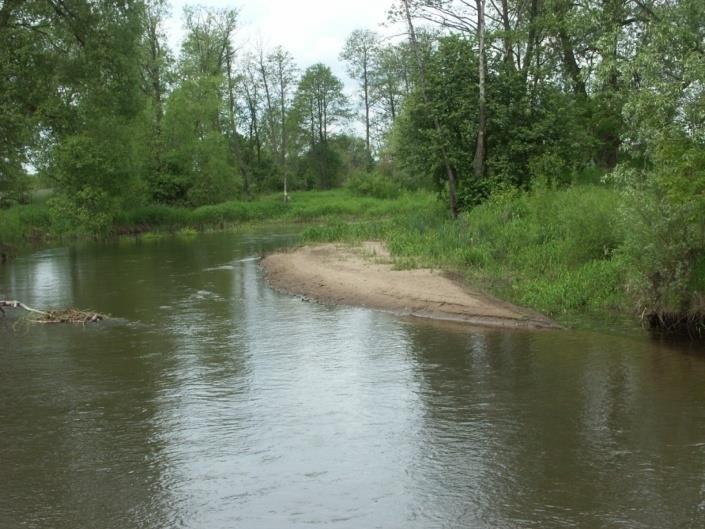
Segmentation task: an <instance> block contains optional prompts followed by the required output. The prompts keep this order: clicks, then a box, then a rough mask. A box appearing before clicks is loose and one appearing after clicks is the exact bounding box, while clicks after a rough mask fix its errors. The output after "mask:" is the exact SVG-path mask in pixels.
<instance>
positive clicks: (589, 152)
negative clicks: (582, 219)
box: [389, 0, 705, 321]
mask: <svg viewBox="0 0 705 529" xmlns="http://www.w3.org/2000/svg"><path fill="white" fill-rule="evenodd" d="M397 8H398V9H397V10H396V12H395V13H393V16H396V18H397V19H398V20H401V21H405V22H406V25H407V27H408V29H409V34H410V35H412V37H413V35H414V34H415V33H416V31H415V27H414V26H415V24H417V23H419V22H420V21H423V22H426V27H430V28H431V29H432V30H434V31H435V32H436V33H431V34H428V33H426V34H422V35H421V37H420V38H417V39H415V40H416V46H415V49H416V50H417V51H418V52H419V56H418V66H417V70H416V71H417V72H418V74H419V75H418V76H417V78H418V83H417V85H416V89H415V90H413V91H412V92H411V94H410V96H409V97H408V99H407V101H406V103H405V104H404V105H403V110H402V112H401V113H400V115H399V117H398V119H397V120H396V122H395V125H394V127H393V129H392V133H391V136H390V141H389V152H390V153H392V156H393V157H394V161H395V165H396V171H398V172H400V173H401V174H402V175H407V176H408V177H411V178H413V177H415V176H416V175H419V174H424V175H432V176H433V177H434V179H435V181H436V183H437V185H438V188H439V189H440V190H442V191H443V192H444V193H445V195H446V197H447V199H448V200H449V209H450V210H451V211H452V212H453V213H455V212H457V211H461V210H463V209H468V208H472V207H473V206H475V205H477V204H479V203H481V202H483V201H486V200H487V199H488V198H489V197H492V196H494V195H497V194H502V193H503V192H505V191H506V190H511V189H518V190H531V189H537V188H544V189H545V188H554V189H555V188H559V189H560V188H565V187H569V186H574V185H578V184H581V183H590V182H593V183H597V184H601V185H603V186H607V187H609V188H610V189H612V191H613V192H614V193H615V194H617V195H618V200H616V201H615V202H616V204H617V207H616V209H617V211H616V212H614V213H610V224H609V225H610V229H609V230H608V231H609V232H610V236H609V237H607V236H605V238H604V246H603V248H601V251H600V254H601V255H600V254H598V253H595V254H594V255H589V256H587V255H586V256H584V257H582V258H581V259H583V260H585V262H588V261H594V262H598V261H599V262H612V263H617V265H618V266H612V269H614V270H618V271H619V273H620V277H621V278H622V281H623V284H622V285H616V286H617V288H621V289H623V290H625V291H626V292H627V297H628V299H630V300H631V301H632V302H634V306H633V308H634V309H636V310H638V312H639V313H642V312H643V313H645V314H649V313H650V314H656V315H659V314H660V315H664V314H667V313H676V314H680V315H687V314H693V313H699V314H702V313H703V312H705V128H704V125H705V82H704V81H705V2H702V0H578V1H575V0H489V1H486V0H473V1H465V0H442V1H435V0H434V1H428V0H402V1H401V2H399V3H398V4H397ZM412 40H413V39H412ZM566 196H568V195H566ZM570 196H571V199H570V201H566V203H565V206H566V207H571V206H569V204H570V203H571V202H573V203H574V202H575V196H576V195H575V194H574V193H573V194H571V195H570ZM587 196H589V197H591V198H590V199H592V197H593V196H594V194H592V193H588V194H586V197H587ZM559 202H560V201H559ZM585 202H586V204H587V203H588V202H589V201H588V200H586V201H585ZM525 203H526V202H525V201H522V200H518V201H516V202H515V205H516V207H515V208H513V209H512V208H509V209H508V210H507V209H505V212H506V214H508V215H509V216H508V217H507V218H506V219H505V220H504V222H512V221H514V219H520V218H522V217H523V216H524V215H528V213H527V211H526V209H525V207H524V205H525ZM579 210H580V208H578V207H575V208H574V211H579ZM611 211H614V208H612V210H611ZM532 215H534V214H533V213H532ZM569 216H570V213H569V215H564V217H565V218H569ZM592 217H593V215H590V218H592ZM532 218H533V219H536V217H535V216H534V217H532ZM555 218H556V216H555V215H553V216H552V215H549V214H546V215H545V220H546V225H540V224H539V225H538V226H540V227H538V228H537V230H535V231H536V233H533V232H532V233H527V234H526V237H527V238H531V239H532V240H535V241H536V244H537V245H543V242H542V241H547V240H551V239H552V237H553V233H555V232H556V230H557V229H560V228H559V227H557V226H552V225H550V224H551V222H553V221H552V220H551V219H553V220H555ZM576 220H579V219H573V220H572V221H571V222H574V226H575V228H576V229H577V230H580V231H579V232H576V233H574V235H573V237H574V238H575V239H580V237H581V236H582V235H583V234H584V233H594V231H593V230H592V226H587V225H586V226H582V227H581V225H580V223H579V222H576ZM617 228H618V229H617ZM615 230H616V231H615ZM615 233H617V234H618V235H615ZM542 234H543V235H542ZM598 240H599V239H598ZM592 242H593V241H589V244H590V245H591V246H594V244H592ZM561 244H563V243H561ZM537 248H538V246H537ZM544 250H546V251H547V253H546V254H545V255H544V257H543V258H544V260H545V259H553V258H555V257H556V256H557V255H560V252H561V250H560V248H559V247H556V248H553V249H547V248H544ZM542 251H543V250H542ZM567 255H568V254H567V253H566V254H565V256H562V257H560V258H561V259H562V258H564V257H565V258H566V263H567V264H566V266H571V265H570V263H568V262H567V261H568V260H569V259H568V257H566V256H567ZM536 257H538V256H536ZM544 267H545V268H546V269H547V270H548V269H550V268H551V264H550V263H546V264H545V265H544ZM554 279H555V280H556V281H558V280H560V279H561V278H559V277H556V278H554ZM666 319H671V320H672V318H666ZM675 319H676V320H677V319H678V318H675ZM699 321H702V320H699Z"/></svg>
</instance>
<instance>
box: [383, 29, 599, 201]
mask: <svg viewBox="0 0 705 529" xmlns="http://www.w3.org/2000/svg"><path fill="white" fill-rule="evenodd" d="M476 71H477V57H476V54H475V51H474V50H473V47H472V43H471V42H469V41H467V40H465V39H462V38H460V37H457V36H450V37H443V38H441V39H440V40H439V43H438V48H437V49H436V50H434V51H433V52H431V55H430V56H429V57H427V59H426V94H427V98H428V103H427V102H426V101H425V100H424V98H423V97H422V94H421V92H420V89H417V90H416V91H415V92H413V93H412V94H411V95H410V97H409V98H408V99H407V100H406V103H405V105H404V107H403V111H402V114H401V116H400V117H399V119H397V121H396V124H395V128H394V131H393V135H392V150H393V152H394V154H395V156H396V158H398V159H399V164H400V166H401V170H402V171H403V172H404V173H405V174H406V175H431V176H432V177H433V179H434V181H435V183H436V186H437V188H438V189H439V190H443V189H444V188H445V185H446V181H447V174H446V168H445V162H444V158H443V155H444V153H445V155H446V156H447V158H448V161H449V163H450V165H451V167H452V168H453V169H454V171H455V174H456V177H457V180H458V184H457V188H458V198H459V200H460V203H461V205H463V206H464V207H465V208H466V209H467V208H469V207H471V206H474V205H476V204H479V203H481V202H482V201H484V200H486V199H487V197H489V196H490V195H491V194H492V193H493V192H494V191H495V190H496V189H498V188H502V187H505V186H514V187H518V188H524V189H525V188H528V187H530V185H531V184H532V182H533V181H534V180H535V179H537V178H538V179H542V180H543V181H545V182H546V183H548V184H566V183H569V182H570V181H571V179H572V175H573V173H575V172H577V171H578V170H580V169H582V168H583V167H585V166H586V165H588V164H589V162H590V155H591V152H592V146H593V143H592V140H591V137H590V136H589V135H588V134H587V133H586V132H585V131H586V130H587V129H588V126H587V124H586V122H585V121H584V119H583V108H582V106H581V104H580V103H579V102H577V101H575V100H574V98H573V97H572V96H569V95H566V94H564V93H562V92H561V91H560V90H559V89H558V88H556V87H553V86H550V85H539V86H537V87H535V88H534V89H533V91H532V92H531V93H529V92H528V91H527V87H526V86H525V80H524V78H523V77H522V75H521V74H520V73H519V72H517V71H514V70H507V69H505V68H502V67H501V65H496V66H495V67H494V68H492V69H491V70H490V71H489V73H488V76H489V80H488V95H487V98H488V101H489V116H490V117H489V124H488V130H489V133H488V138H487V142H488V158H487V161H486V174H485V175H484V176H483V177H482V178H480V179H478V178H477V177H476V176H475V174H474V171H473V165H472V164H473V158H474V146H475V141H476V140H475V138H476V135H477V125H476V123H477V119H478V117H477V100H478V90H477V83H478V79H477V73H476ZM433 116H435V117H436V118H437V119H438V122H439V126H440V132H439V131H438V130H436V127H435V123H434V120H433Z"/></svg>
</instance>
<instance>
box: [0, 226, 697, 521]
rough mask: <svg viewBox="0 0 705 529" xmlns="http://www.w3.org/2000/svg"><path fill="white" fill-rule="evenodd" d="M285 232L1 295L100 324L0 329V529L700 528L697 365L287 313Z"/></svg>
mask: <svg viewBox="0 0 705 529" xmlns="http://www.w3.org/2000/svg"><path fill="white" fill-rule="evenodd" d="M293 240H294V236H293V235H291V234H287V233H284V234H273V233H267V232H262V233H252V234H245V235H243V234H232V233H231V234H228V233H220V234H207V235H200V236H198V237H196V238H192V239H180V238H178V237H176V238H167V239H163V240H158V241H151V242H141V243H140V242H133V241H123V242H115V243H110V244H87V245H82V246H78V247H72V248H59V249H54V250H47V251H42V252H37V253H34V254H31V255H27V256H24V257H21V258H19V259H17V260H15V261H13V262H11V263H7V264H5V265H2V266H0V295H1V296H0V297H6V298H17V299H21V300H23V301H25V302H26V303H28V304H30V305H36V306H39V307H51V306H66V305H73V306H79V307H82V308H92V309H95V310H98V311H101V312H105V313H110V314H112V315H113V316H114V317H116V319H115V320H113V321H111V322H109V323H105V324H100V325H96V326H88V327H85V328H83V327H69V326H40V327H33V328H31V329H26V328H24V327H23V326H17V325H13V323H14V322H15V321H16V320H14V319H13V318H7V319H5V320H3V321H0V528H1V529H14V528H22V527H29V528H51V529H82V528H86V529H88V528H90V529H103V528H106V529H107V528H110V529H112V528H115V529H130V528H145V529H152V528H164V529H167V528H169V529H171V528H181V527H183V528H203V529H229V528H239V527H242V528H263V529H276V528H289V527H311V526H325V527H333V528H351V529H366V528H375V527H380V528H488V529H489V528H493V529H494V528H500V529H501V528H517V529H519V528H537V529H539V528H541V529H546V528H571V527H572V528H585V529H597V528H603V527H604V528H612V527H615V528H652V527H653V528H701V527H705V358H704V357H703V356H702V354H701V353H700V351H699V349H698V347H695V346H690V345H682V346H674V345H668V344H663V343H659V342H655V341H653V340H651V339H649V338H648V337H647V336H644V335H642V334H640V333H638V332H637V333H635V332H633V331H629V332H624V333H620V332H614V331H611V332H609V333H607V332H584V331H581V332H578V331H559V332H529V331H516V330H496V329H481V328H471V327H465V326H458V325H449V324H437V323H432V322H424V321H414V320H408V319H400V318H397V317H394V316H392V315H388V314H383V313H378V312H374V311H369V310H364V309H355V308H341V307H330V306H322V305H317V304H313V303H305V302H302V301H301V300H299V299H297V298H295V297H289V296H286V295H282V294H278V293H276V292H274V291H272V290H271V289H270V288H268V287H267V285H266V284H265V283H264V282H263V281H262V274H261V272H260V270H259V269H258V266H257V261H256V259H255V258H256V256H257V255H259V254H261V253H262V252H263V251H266V250H269V249H272V248H274V247H277V246H281V245H285V244H287V243H289V242H291V241H293Z"/></svg>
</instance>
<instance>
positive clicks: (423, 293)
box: [261, 242, 560, 329]
mask: <svg viewBox="0 0 705 529" xmlns="http://www.w3.org/2000/svg"><path fill="white" fill-rule="evenodd" d="M261 266H262V268H263V269H264V272H265V275H266V277H267V280H268V282H269V284H270V285H271V286H272V287H273V288H275V289H276V290H279V291H282V292H286V293H289V294H295V295H300V296H304V297H305V298H307V299H312V300H316V301H318V302H321V303H325V304H335V305H348V306H359V307H367V308H372V309H378V310H383V311H388V312H393V313H396V314H400V315H406V316H416V317H420V318H431V319H438V320H447V321H459V322H466V323H469V324H474V325H489V326H494V327H511V328H529V329H555V328H560V327H559V326H558V325H557V324H556V323H554V322H552V321H551V320H550V319H548V318H546V317H545V316H543V315H541V314H538V313H536V312H533V311H530V310H528V309H524V308H520V307H517V306H514V305H511V304H509V303H506V302H504V301H501V300H498V299H495V298H492V297H491V296H488V295H486V294H483V293H480V292H476V291H473V290H472V289H470V288H469V287H468V286H467V285H465V284H463V283H461V282H459V281H456V280H454V279H452V278H450V277H449V276H447V275H446V274H444V273H442V272H439V271H436V270H430V269H416V270H394V268H393V266H392V264H391V261H390V259H389V254H388V252H387V251H386V249H385V247H384V245H382V244H381V243H376V242H367V243H364V244H363V245H362V246H361V247H350V246H344V245H337V244H321V245H315V246H303V247H300V248H295V249H292V250H288V251H283V252H278V253H273V254H270V255H267V256H265V257H264V258H263V259H262V262H261Z"/></svg>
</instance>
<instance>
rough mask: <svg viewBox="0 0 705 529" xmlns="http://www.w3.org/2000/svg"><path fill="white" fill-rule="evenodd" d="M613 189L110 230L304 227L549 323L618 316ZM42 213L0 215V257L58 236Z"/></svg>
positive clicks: (203, 210) (424, 200) (127, 218)
mask: <svg viewBox="0 0 705 529" xmlns="http://www.w3.org/2000/svg"><path fill="white" fill-rule="evenodd" d="M619 202H620V197H619V193H618V192H617V191H615V190H613V189H610V188H606V187H603V186H599V185H581V186H575V187H572V188H569V189H563V190H547V189H540V190H536V191H533V192H530V193H522V192H517V191H513V192H505V193H502V194H496V195H495V196H493V197H492V198H491V199H490V200H489V201H488V202H486V203H485V204H483V205H481V206H479V207H477V208H475V209H473V210H472V211H470V212H468V213H465V214H463V215H461V217H460V218H459V219H457V220H451V219H450V218H449V216H448V213H447V211H446V208H445V204H443V203H442V202H441V201H439V200H437V198H436V197H435V196H434V195H432V194H430V193H424V192H419V193H410V194H402V195H400V196H399V197H398V198H394V199H380V198H372V197H361V196H358V195H355V194H353V193H352V192H351V191H349V190H346V189H338V190H333V191H318V192H300V193H293V194H292V200H291V201H290V202H289V203H284V202H283V201H282V198H281V195H268V196H263V197H260V198H257V199H255V200H252V201H231V202H224V203H222V204H216V205H212V206H203V207H200V208H196V209H186V208H176V207H169V206H149V207H143V208H136V209H134V210H131V211H124V212H121V213H120V214H119V215H117V216H116V218H115V223H114V226H113V229H112V233H113V234H128V233H143V234H144V235H143V237H146V238H158V237H161V236H163V234H164V233H176V234H177V235H178V236H180V237H191V236H193V235H194V234H196V233H197V231H203V230H207V229H221V228H225V227H228V226H239V225H255V224H259V223H265V222H268V223H271V222H276V223H288V224H290V223H303V224H304V225H306V226H307V227H306V229H305V230H304V233H303V240H304V241H348V242H354V241H362V240H369V239H376V240H383V241H385V242H386V243H387V245H388V247H389V250H390V252H391V254H392V256H393V258H394V262H395V264H396V266H397V267H398V268H414V267H433V268H441V269H445V270H448V271H452V272H455V273H458V274H461V275H462V276H464V277H465V278H466V279H467V280H469V281H470V282H472V283H474V284H476V285H479V286H481V287H484V288H485V289H487V290H489V291H491V292H493V293H495V294H496V295H498V296H500V297H503V298H505V299H509V300H511V301H514V302H516V303H519V304H522V305H526V306H530V307H533V308H536V309H538V310H541V311H543V312H545V313H547V314H550V315H552V316H554V317H557V318H558V319H562V320H566V319H570V318H571V317H573V316H574V315H579V314H587V313H595V314H598V313H602V314H614V313H615V312H616V311H624V310H625V309H627V310H628V309H629V300H628V298H627V294H626V292H625V289H624V287H623V285H624V284H625V275H626V273H627V272H626V265H625V263H624V260H623V259H622V257H621V255H620V248H621V246H622V244H623V241H624V232H623V228H622V222H621V221H620V218H619ZM60 236H61V234H56V233H54V232H53V225H52V217H51V215H50V213H49V209H48V208H47V206H46V205H43V204H35V205H29V206H21V207H15V208H11V209H8V210H4V211H0V252H1V251H2V248H3V247H4V248H17V247H19V246H22V245H23V244H26V243H28V242H42V241H45V240H47V238H50V237H60Z"/></svg>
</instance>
